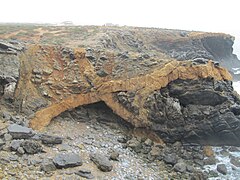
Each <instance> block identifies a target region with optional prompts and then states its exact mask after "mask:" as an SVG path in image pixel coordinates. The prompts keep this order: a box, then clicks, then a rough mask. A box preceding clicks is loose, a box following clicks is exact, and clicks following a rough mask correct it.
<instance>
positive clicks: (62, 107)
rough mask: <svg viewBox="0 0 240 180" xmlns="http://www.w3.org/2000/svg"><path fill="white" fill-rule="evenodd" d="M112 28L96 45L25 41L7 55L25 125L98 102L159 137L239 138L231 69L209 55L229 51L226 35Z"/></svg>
mask: <svg viewBox="0 0 240 180" xmlns="http://www.w3.org/2000/svg"><path fill="white" fill-rule="evenodd" d="M119 32H120V31H117V30H116V29H115V30H114V29H113V30H112V29H109V34H108V35H109V36H108V37H109V38H111V40H107V39H106V37H105V39H104V41H99V42H101V43H100V45H101V46H103V47H102V48H103V49H97V47H95V46H94V48H63V47H62V46H52V45H51V46H50V45H40V44H39V45H34V44H28V45H26V50H25V51H24V52H22V53H18V55H14V57H15V58H16V57H17V58H18V59H19V61H18V62H19V64H20V65H21V67H19V68H18V70H19V72H20V77H19V78H18V84H17V88H16V89H14V102H13V103H14V105H15V107H16V108H17V109H18V110H19V111H20V112H23V113H25V114H29V115H31V114H34V116H30V117H32V118H31V121H30V126H31V127H32V128H34V129H42V128H44V127H45V126H47V125H48V124H49V123H50V121H51V120H52V119H53V118H54V117H56V116H58V115H59V114H61V113H62V112H64V111H66V110H71V109H74V108H76V107H79V106H82V105H87V104H92V103H96V102H104V103H105V104H106V105H107V106H108V107H109V108H111V109H112V110H113V112H114V113H116V114H117V115H118V116H120V117H121V118H122V119H124V120H125V121H127V122H129V123H131V124H132V125H133V126H134V127H136V128H145V129H147V130H150V131H153V132H154V133H156V134H157V135H158V136H159V137H161V138H162V139H163V140H164V141H166V142H175V141H179V140H180V141H184V142H189V143H201V144H214V145H222V144H224V145H240V141H239V137H240V129H239V128H240V126H239V125H240V124H239V123H240V118H239V116H238V115H239V114H240V113H238V112H239V111H238V109H240V108H238V107H239V104H240V102H239V98H238V95H237V94H235V92H234V91H233V88H232V84H231V75H230V73H229V72H228V71H227V70H226V69H224V68H222V67H220V66H219V63H216V62H214V61H212V60H215V61H216V60H219V59H222V60H224V58H225V57H226V58H227V57H229V56H232V57H233V56H234V55H232V51H231V45H232V43H231V42H233V39H232V37H231V36H228V35H224V34H211V33H209V34H207V33H205V34H204V33H192V34H191V33H189V32H186V33H187V34H186V33H183V32H179V31H176V32H173V34H174V33H175V35H176V37H175V36H174V35H171V36H167V35H166V34H165V35H166V38H165V39H164V38H160V37H159V36H157V35H160V34H161V33H159V32H156V34H154V33H153V32H152V34H153V35H154V37H155V38H151V39H148V40H147V38H146V37H145V36H147V34H151V33H150V31H143V32H144V33H142V36H140V34H141V33H140V32H139V31H136V33H135V34H134V33H133V32H134V31H133V30H132V31H126V32H124V31H122V33H130V32H131V33H130V34H129V35H127V36H122V38H123V39H122V38H120V37H118V33H119ZM163 32H164V31H163ZM110 35H111V36H110ZM161 35H164V33H163V34H161ZM140 37H142V40H140ZM170 37H171V39H170ZM173 37H175V39H174V38H173ZM134 38H135V39H134ZM100 39H101V38H100ZM123 42H126V43H127V45H126V44H122V43H123ZM147 42H148V43H147ZM214 42H216V44H214ZM144 44H146V46H144ZM149 44H151V46H150V45H149ZM126 46H129V48H128V49H127V50H130V52H126V51H123V50H124V48H126ZM223 49H224V50H225V51H226V52H222V50H223ZM138 51H139V52H140V53H139V52H138ZM219 51H221V52H219ZM146 52H150V53H146ZM186 52H187V53H186ZM152 53H153V54H152ZM169 55H171V56H172V58H171V57H169ZM174 58H176V59H177V60H180V61H177V60H176V59H174ZM229 61H230V60H229ZM224 62H225V60H224ZM1 84H3V83H1ZM4 93H5V92H3V94H4Z"/></svg>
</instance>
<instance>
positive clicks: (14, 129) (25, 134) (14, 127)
mask: <svg viewBox="0 0 240 180" xmlns="http://www.w3.org/2000/svg"><path fill="white" fill-rule="evenodd" d="M8 132H9V134H11V135H12V137H13V139H28V138H30V137H32V136H33V135H34V133H33V130H32V129H31V128H27V127H24V126H20V125H18V124H11V125H10V126H9V127H8Z"/></svg>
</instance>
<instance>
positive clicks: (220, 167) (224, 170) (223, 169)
mask: <svg viewBox="0 0 240 180" xmlns="http://www.w3.org/2000/svg"><path fill="white" fill-rule="evenodd" d="M217 171H218V172H220V173H221V174H223V175H226V174H227V167H226V165H225V164H218V165H217Z"/></svg>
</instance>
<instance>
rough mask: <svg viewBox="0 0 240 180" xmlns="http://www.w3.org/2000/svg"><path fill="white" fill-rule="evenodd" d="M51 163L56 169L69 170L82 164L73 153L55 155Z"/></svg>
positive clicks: (79, 158) (78, 157)
mask: <svg viewBox="0 0 240 180" xmlns="http://www.w3.org/2000/svg"><path fill="white" fill-rule="evenodd" d="M53 163H54V164H55V166H56V167H57V168H69V167H75V166H81V165H82V164H83V163H82V159H81V157H80V156H79V155H78V154H74V153H68V154H57V155H56V156H55V157H54V159H53Z"/></svg>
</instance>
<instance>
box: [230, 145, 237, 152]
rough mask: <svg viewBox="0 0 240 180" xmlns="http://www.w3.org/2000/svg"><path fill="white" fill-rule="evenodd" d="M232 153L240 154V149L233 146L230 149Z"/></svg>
mask: <svg viewBox="0 0 240 180" xmlns="http://www.w3.org/2000/svg"><path fill="white" fill-rule="evenodd" d="M228 150H229V151H230V152H240V149H239V148H238V147H236V146H231V147H230V148H229V149H228Z"/></svg>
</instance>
